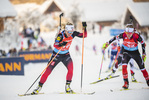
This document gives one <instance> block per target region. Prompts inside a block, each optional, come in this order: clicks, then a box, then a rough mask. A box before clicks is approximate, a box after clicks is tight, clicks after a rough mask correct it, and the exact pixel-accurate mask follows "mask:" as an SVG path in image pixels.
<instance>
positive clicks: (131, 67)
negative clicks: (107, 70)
mask: <svg viewBox="0 0 149 100" xmlns="http://www.w3.org/2000/svg"><path fill="white" fill-rule="evenodd" d="M117 50H118V52H117V53H118V57H117V59H116V61H115V62H114V66H112V73H111V74H109V75H108V77H112V76H113V75H114V74H115V72H116V70H117V69H118V67H119V66H120V65H122V57H123V49H122V46H120V43H119V42H118V47H117ZM129 65H130V72H131V79H132V82H137V80H136V78H135V76H134V75H135V72H134V68H135V67H134V60H133V59H132V58H131V59H130V61H129Z"/></svg>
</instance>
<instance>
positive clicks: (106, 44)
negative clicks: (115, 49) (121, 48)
mask: <svg viewBox="0 0 149 100" xmlns="http://www.w3.org/2000/svg"><path fill="white" fill-rule="evenodd" d="M108 46H109V43H108V42H106V43H104V44H103V46H102V49H103V50H105V49H106V48H107V47H108Z"/></svg>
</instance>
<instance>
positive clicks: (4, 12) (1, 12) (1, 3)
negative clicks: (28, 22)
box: [0, 0, 17, 17]
mask: <svg viewBox="0 0 149 100" xmlns="http://www.w3.org/2000/svg"><path fill="white" fill-rule="evenodd" d="M16 15H17V12H16V11H15V9H14V7H13V6H12V4H11V3H10V2H9V0H0V17H15V16H16Z"/></svg>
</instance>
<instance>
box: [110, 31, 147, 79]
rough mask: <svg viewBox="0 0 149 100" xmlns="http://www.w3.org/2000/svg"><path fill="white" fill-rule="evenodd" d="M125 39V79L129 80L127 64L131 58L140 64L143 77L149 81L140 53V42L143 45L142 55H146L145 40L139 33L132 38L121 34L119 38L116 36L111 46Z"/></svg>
mask: <svg viewBox="0 0 149 100" xmlns="http://www.w3.org/2000/svg"><path fill="white" fill-rule="evenodd" d="M118 39H123V44H122V51H123V58H122V73H123V78H124V79H128V72H127V64H128V62H129V60H130V59H131V58H133V59H134V60H135V61H136V63H137V64H138V66H139V68H140V70H141V71H142V73H143V76H144V77H145V79H146V80H149V76H148V72H147V71H146V69H145V67H144V62H143V60H142V57H141V55H140V53H139V51H138V42H140V43H141V45H142V54H146V53H145V42H144V39H143V38H142V37H141V35H140V34H138V33H133V34H132V36H131V37H130V38H128V37H127V33H126V32H124V33H121V34H120V35H118V36H115V37H114V38H112V39H111V40H110V41H109V44H110V43H112V42H113V41H114V40H118Z"/></svg>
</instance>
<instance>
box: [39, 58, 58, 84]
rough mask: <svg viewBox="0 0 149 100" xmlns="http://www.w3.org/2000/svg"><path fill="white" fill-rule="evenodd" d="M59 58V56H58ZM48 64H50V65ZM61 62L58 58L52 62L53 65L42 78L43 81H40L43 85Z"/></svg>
mask: <svg viewBox="0 0 149 100" xmlns="http://www.w3.org/2000/svg"><path fill="white" fill-rule="evenodd" d="M57 56H59V55H57ZM53 57H54V56H52V57H51V58H50V60H49V62H50V61H51V59H52V58H53ZM49 62H48V63H49ZM59 62H60V59H59V58H58V57H56V58H55V59H54V60H53V61H52V62H51V64H50V65H49V66H48V67H47V69H46V71H45V72H44V73H43V74H42V76H41V79H40V82H39V83H41V84H44V83H45V81H46V80H47V78H48V76H49V75H50V74H51V72H52V70H53V69H54V68H55V66H56V65H57V64H58V63H59Z"/></svg>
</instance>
